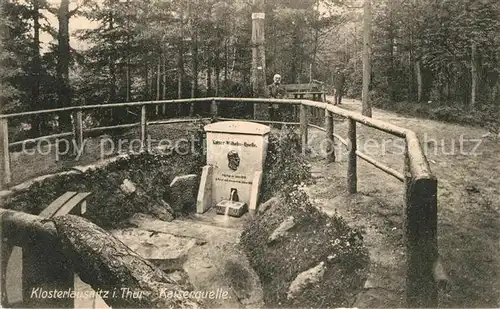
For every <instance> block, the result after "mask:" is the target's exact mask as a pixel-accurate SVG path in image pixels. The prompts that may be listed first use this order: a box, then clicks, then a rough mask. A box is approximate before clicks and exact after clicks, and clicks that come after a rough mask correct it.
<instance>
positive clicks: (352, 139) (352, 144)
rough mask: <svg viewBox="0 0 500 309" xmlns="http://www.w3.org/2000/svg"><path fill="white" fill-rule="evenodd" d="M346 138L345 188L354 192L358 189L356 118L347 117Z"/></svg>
mask: <svg viewBox="0 0 500 309" xmlns="http://www.w3.org/2000/svg"><path fill="white" fill-rule="evenodd" d="M347 138H348V143H349V144H348V146H349V147H348V151H349V156H348V160H349V161H348V165H347V190H348V191H349V193H351V194H354V193H356V192H357V191H358V189H357V181H358V176H357V171H356V169H357V162H356V161H357V157H356V149H357V144H356V120H354V119H352V118H349V128H348V132H347Z"/></svg>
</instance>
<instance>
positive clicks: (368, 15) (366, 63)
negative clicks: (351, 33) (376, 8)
mask: <svg viewBox="0 0 500 309" xmlns="http://www.w3.org/2000/svg"><path fill="white" fill-rule="evenodd" d="M364 1H365V2H364V6H363V93H362V99H363V102H362V111H361V114H363V115H364V116H367V117H371V116H372V108H371V104H370V96H369V90H370V82H371V78H370V77H371V59H370V58H371V57H370V56H371V48H372V46H371V45H372V43H371V36H372V34H371V32H372V25H371V23H372V12H371V11H372V9H371V0H364Z"/></svg>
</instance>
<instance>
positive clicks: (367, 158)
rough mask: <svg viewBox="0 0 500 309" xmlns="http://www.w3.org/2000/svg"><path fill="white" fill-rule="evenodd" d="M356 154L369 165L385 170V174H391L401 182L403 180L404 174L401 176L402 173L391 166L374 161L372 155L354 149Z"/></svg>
mask: <svg viewBox="0 0 500 309" xmlns="http://www.w3.org/2000/svg"><path fill="white" fill-rule="evenodd" d="M356 155H357V156H358V157H360V158H361V159H363V160H365V161H366V162H368V163H370V164H371V165H373V166H375V167H376V168H378V169H379V170H382V171H384V172H386V173H387V174H389V175H391V176H394V177H395V178H397V179H398V180H400V181H401V182H403V181H404V179H405V178H404V176H403V173H400V172H398V171H396V170H395V169H393V168H390V167H388V166H387V165H384V164H382V163H380V162H378V161H376V160H375V159H373V158H372V157H370V156H368V155H366V154H364V153H362V152H361V151H359V150H357V151H356Z"/></svg>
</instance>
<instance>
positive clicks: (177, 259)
mask: <svg viewBox="0 0 500 309" xmlns="http://www.w3.org/2000/svg"><path fill="white" fill-rule="evenodd" d="M110 233H111V234H112V235H113V236H115V237H116V238H118V239H119V240H120V241H122V242H123V243H124V244H125V245H127V246H128V247H129V248H130V249H132V250H134V251H135V252H137V254H139V255H140V256H141V257H143V258H144V259H147V260H159V261H165V262H166V263H167V264H168V266H169V267H168V269H163V270H173V269H182V265H183V264H184V262H185V261H186V259H187V254H188V252H189V250H191V248H193V247H194V246H196V244H197V241H196V239H194V238H188V237H178V236H175V235H171V234H166V233H158V232H151V231H147V230H143V229H138V228H128V229H119V230H112V231H110Z"/></svg>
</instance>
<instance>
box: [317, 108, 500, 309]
mask: <svg viewBox="0 0 500 309" xmlns="http://www.w3.org/2000/svg"><path fill="white" fill-rule="evenodd" d="M341 107H343V108H346V109H349V110H353V111H360V110H361V106H360V103H359V102H358V101H354V100H345V102H344V104H343V105H342V106H341ZM373 118H377V119H381V120H384V121H387V122H389V123H392V124H395V125H398V126H401V127H405V128H409V129H412V130H414V131H415V132H416V133H417V134H418V135H419V138H420V140H421V142H422V143H423V147H424V151H425V152H426V155H427V157H428V159H429V163H430V166H431V170H432V172H433V173H434V174H435V175H436V177H437V178H438V243H439V252H440V255H441V258H442V261H443V263H444V267H445V270H446V271H447V273H448V275H449V277H450V280H451V285H450V288H449V289H448V290H447V291H444V292H441V293H440V306H441V307H476V308H478V307H481V308H494V307H495V308H496V307H499V306H500V280H499V278H498V276H499V270H500V255H498V252H500V250H499V249H500V243H499V231H500V201H499V199H498V197H499V193H500V179H499V178H498V175H499V174H500V164H499V162H500V155H499V153H500V140H498V139H496V140H495V139H491V138H487V137H485V138H482V136H483V135H484V134H485V133H487V132H486V131H485V130H484V129H481V128H474V127H469V126H460V125H454V124H447V123H441V122H436V121H432V120H426V119H415V118H405V117H402V116H398V115H396V114H394V113H390V112H386V111H382V110H377V109H375V110H374V113H373ZM346 127H347V124H346V123H345V122H342V120H340V119H338V121H335V132H336V133H337V134H339V135H340V136H342V137H344V138H345V137H346ZM309 134H310V140H315V139H316V141H320V140H321V138H322V137H323V134H324V133H323V132H321V131H319V130H316V129H312V130H310V133H309ZM397 140H398V138H395V137H392V136H390V135H388V134H386V133H383V132H379V131H377V130H375V129H371V128H368V127H364V126H362V125H360V124H358V147H359V148H358V149H359V150H361V151H362V152H364V153H366V154H368V155H370V156H371V157H373V158H375V159H376V160H377V161H379V162H383V163H384V164H386V165H388V166H390V167H393V168H395V169H396V170H399V171H402V167H403V155H402V151H401V150H402V148H401V145H404V144H403V143H402V141H401V140H400V141H397ZM312 144H313V145H316V146H314V147H313V149H316V150H319V149H318V147H317V145H318V143H312ZM336 150H337V162H335V163H330V164H326V161H325V160H324V159H323V158H322V156H321V154H319V155H318V156H316V155H315V152H314V151H313V153H312V155H311V156H312V159H311V164H312V168H313V172H314V176H315V177H316V178H317V183H316V184H315V185H314V186H312V187H310V188H309V194H310V196H311V198H312V199H313V200H314V202H315V204H316V205H317V206H318V207H321V208H322V209H323V210H324V211H326V212H331V213H333V212H334V211H337V212H338V213H340V214H341V215H342V216H343V217H345V218H346V220H348V222H351V223H352V224H354V225H356V226H358V227H361V228H364V229H365V241H366V242H367V245H368V247H369V248H370V258H371V261H372V269H371V272H372V273H371V275H370V277H369V278H368V281H367V284H366V285H365V291H364V292H363V293H361V294H360V295H359V297H358V299H357V301H356V302H355V304H354V305H355V306H358V307H400V306H404V278H405V247H404V244H403V241H402V236H403V233H402V230H401V228H402V226H403V225H402V224H403V218H402V210H403V208H402V205H403V185H402V183H401V182H399V180H397V179H395V178H393V177H392V176H389V175H386V174H385V173H384V172H382V171H380V170H378V169H376V168H375V167H373V166H371V165H369V164H368V163H366V162H362V161H361V160H360V159H359V158H358V191H359V193H358V194H356V195H354V196H349V195H348V194H347V192H346V173H347V160H346V159H347V153H346V150H345V148H344V147H342V146H341V145H340V142H338V145H337V146H336Z"/></svg>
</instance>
